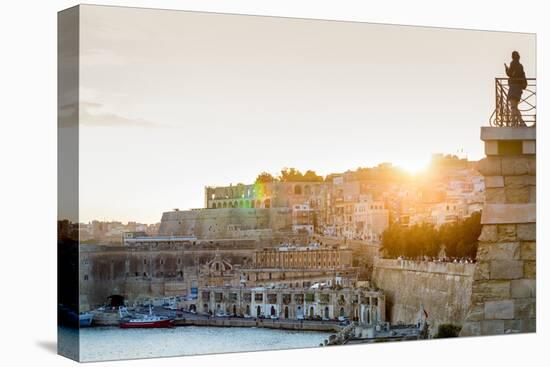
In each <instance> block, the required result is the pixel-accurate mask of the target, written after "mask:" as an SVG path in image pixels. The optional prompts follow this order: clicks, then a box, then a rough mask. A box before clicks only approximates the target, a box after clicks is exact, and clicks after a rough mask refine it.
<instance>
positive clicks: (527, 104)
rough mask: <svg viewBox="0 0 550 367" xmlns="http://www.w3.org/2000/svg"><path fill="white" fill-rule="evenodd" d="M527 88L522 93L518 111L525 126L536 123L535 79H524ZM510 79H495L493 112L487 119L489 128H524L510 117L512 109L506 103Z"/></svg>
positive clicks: (507, 102)
mask: <svg viewBox="0 0 550 367" xmlns="http://www.w3.org/2000/svg"><path fill="white" fill-rule="evenodd" d="M526 80H527V87H526V88H525V89H524V90H523V91H522V94H521V99H520V101H519V103H518V109H519V112H520V113H521V117H522V118H523V121H524V122H525V125H527V126H535V125H536V123H537V93H536V92H537V79H536V78H526ZM509 91H510V78H495V110H494V111H493V114H492V115H491V117H490V118H489V124H490V125H491V126H512V127H518V126H524V125H521V124H520V123H519V122H518V121H517V119H516V118H514V117H513V116H512V109H511V106H510V103H509V101H508V93H509Z"/></svg>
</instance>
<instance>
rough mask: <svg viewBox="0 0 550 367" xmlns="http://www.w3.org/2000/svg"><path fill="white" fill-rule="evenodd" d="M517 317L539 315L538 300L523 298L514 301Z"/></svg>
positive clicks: (515, 316)
mask: <svg viewBox="0 0 550 367" xmlns="http://www.w3.org/2000/svg"><path fill="white" fill-rule="evenodd" d="M514 304H515V306H514V318H515V319H518V320H519V319H534V318H536V317H537V300H536V299H535V298H522V299H516V300H515V301H514Z"/></svg>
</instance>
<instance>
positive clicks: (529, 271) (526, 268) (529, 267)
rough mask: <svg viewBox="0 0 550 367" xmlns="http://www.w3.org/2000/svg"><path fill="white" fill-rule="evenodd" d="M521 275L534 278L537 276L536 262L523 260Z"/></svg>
mask: <svg viewBox="0 0 550 367" xmlns="http://www.w3.org/2000/svg"><path fill="white" fill-rule="evenodd" d="M523 276H524V277H525V278H529V279H534V278H536V277H537V263H536V261H524V262H523Z"/></svg>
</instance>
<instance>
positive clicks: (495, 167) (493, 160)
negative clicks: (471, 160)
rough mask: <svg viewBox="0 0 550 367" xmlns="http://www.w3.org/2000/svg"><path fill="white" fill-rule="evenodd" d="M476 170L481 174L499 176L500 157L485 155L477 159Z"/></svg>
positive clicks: (500, 171)
mask: <svg viewBox="0 0 550 367" xmlns="http://www.w3.org/2000/svg"><path fill="white" fill-rule="evenodd" d="M477 167H478V170H479V172H480V173H481V174H482V175H483V176H501V175H502V169H501V158H497V157H487V158H483V159H482V160H480V161H479V163H478V165H477Z"/></svg>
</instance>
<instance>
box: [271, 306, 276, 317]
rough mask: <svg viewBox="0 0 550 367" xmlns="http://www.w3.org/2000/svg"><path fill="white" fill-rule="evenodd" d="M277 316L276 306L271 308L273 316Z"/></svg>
mask: <svg viewBox="0 0 550 367" xmlns="http://www.w3.org/2000/svg"><path fill="white" fill-rule="evenodd" d="M275 314H276V311H275V306H271V316H275Z"/></svg>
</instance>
